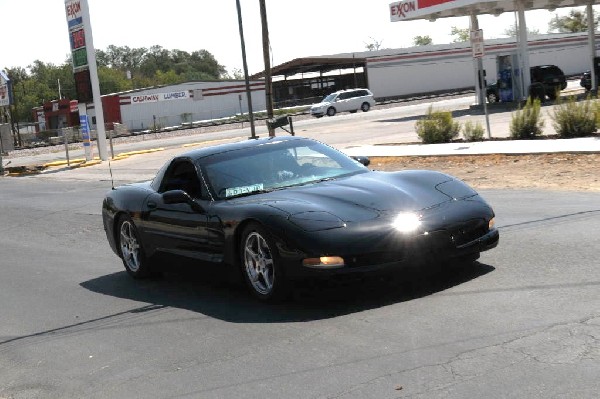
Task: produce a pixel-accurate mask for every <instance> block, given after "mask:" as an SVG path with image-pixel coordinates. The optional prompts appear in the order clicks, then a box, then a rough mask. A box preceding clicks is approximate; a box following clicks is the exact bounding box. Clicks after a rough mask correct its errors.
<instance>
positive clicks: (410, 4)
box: [390, 1, 417, 19]
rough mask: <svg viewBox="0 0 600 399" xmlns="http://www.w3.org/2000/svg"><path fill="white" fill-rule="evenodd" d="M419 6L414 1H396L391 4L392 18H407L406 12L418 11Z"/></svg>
mask: <svg viewBox="0 0 600 399" xmlns="http://www.w3.org/2000/svg"><path fill="white" fill-rule="evenodd" d="M416 9H417V6H416V5H415V2H414V1H404V2H402V3H396V4H392V5H390V13H391V14H392V18H400V19H402V18H406V14H407V13H410V12H411V11H416Z"/></svg>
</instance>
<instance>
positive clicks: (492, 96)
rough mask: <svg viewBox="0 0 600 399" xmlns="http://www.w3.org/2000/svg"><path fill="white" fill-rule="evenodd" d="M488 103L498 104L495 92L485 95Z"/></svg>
mask: <svg viewBox="0 0 600 399" xmlns="http://www.w3.org/2000/svg"><path fill="white" fill-rule="evenodd" d="M487 100H488V103H490V104H493V103H497V102H498V95H497V94H496V93H495V92H490V93H488V95H487Z"/></svg>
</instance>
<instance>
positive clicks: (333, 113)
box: [327, 107, 335, 116]
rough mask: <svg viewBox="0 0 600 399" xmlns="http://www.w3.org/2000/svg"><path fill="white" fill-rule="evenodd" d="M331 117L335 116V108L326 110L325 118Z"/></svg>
mask: <svg viewBox="0 0 600 399" xmlns="http://www.w3.org/2000/svg"><path fill="white" fill-rule="evenodd" d="M333 115H335V108H333V107H329V108H327V116H333Z"/></svg>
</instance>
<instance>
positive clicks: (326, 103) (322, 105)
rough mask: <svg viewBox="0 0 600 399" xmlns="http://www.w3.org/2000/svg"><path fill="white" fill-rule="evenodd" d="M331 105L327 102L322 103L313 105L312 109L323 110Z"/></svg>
mask: <svg viewBox="0 0 600 399" xmlns="http://www.w3.org/2000/svg"><path fill="white" fill-rule="evenodd" d="M329 104H331V103H330V102H325V103H324V102H320V103H318V104H313V105H311V106H310V108H311V109H313V108H322V107H326V106H328V105H329Z"/></svg>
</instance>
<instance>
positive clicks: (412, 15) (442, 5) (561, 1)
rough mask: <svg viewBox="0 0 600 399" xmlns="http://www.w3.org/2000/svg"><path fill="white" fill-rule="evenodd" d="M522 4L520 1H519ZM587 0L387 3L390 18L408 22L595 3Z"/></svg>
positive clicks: (449, 0) (393, 20) (456, 0)
mask: <svg viewBox="0 0 600 399" xmlns="http://www.w3.org/2000/svg"><path fill="white" fill-rule="evenodd" d="M519 3H521V4H519ZM594 3H595V1H590V0H524V1H522V2H520V1H518V0H405V1H398V2H394V3H391V4H390V19H391V21H392V22H396V21H410V20H415V19H428V20H431V21H433V20H436V19H438V18H448V17H464V16H471V15H480V14H492V15H500V14H502V13H504V12H513V11H518V10H519V7H524V9H525V10H528V11H529V10H541V9H543V10H549V11H554V10H555V9H557V8H562V7H578V6H587V5H589V4H594Z"/></svg>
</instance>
